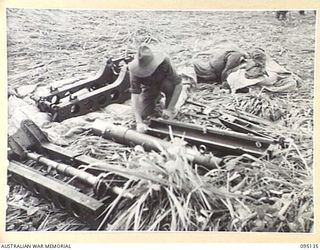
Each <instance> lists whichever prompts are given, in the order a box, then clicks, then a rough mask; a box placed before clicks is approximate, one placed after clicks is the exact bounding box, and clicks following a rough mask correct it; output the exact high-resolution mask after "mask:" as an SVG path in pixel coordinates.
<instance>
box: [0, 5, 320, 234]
mask: <svg viewBox="0 0 320 250" xmlns="http://www.w3.org/2000/svg"><path fill="white" fill-rule="evenodd" d="M7 27H8V29H7V43H8V45H7V55H8V89H9V91H12V92H17V93H18V94H19V95H20V97H23V98H24V100H25V101H26V102H28V103H30V104H32V105H34V104H33V102H32V100H31V99H30V98H29V97H30V94H31V92H32V91H26V89H29V90H31V89H35V88H37V87H39V86H48V85H50V84H51V83H52V82H54V81H57V80H61V79H67V78H71V77H76V78H81V77H84V76H87V75H88V74H91V73H94V72H96V71H97V70H98V69H99V68H100V66H101V64H102V62H103V61H104V59H105V58H106V57H107V56H109V55H119V54H121V53H122V52H124V51H127V50H134V49H135V48H136V46H137V44H139V43H140V42H142V41H145V42H150V43H153V44H155V45H156V46H158V47H160V48H162V49H163V50H164V51H165V52H166V53H168V54H169V55H170V57H171V58H172V60H173V62H174V63H175V64H176V65H180V66H181V65H185V64H187V62H188V61H189V60H190V59H191V58H192V55H194V54H195V53H197V52H199V51H203V50H209V49H210V46H211V45H212V43H213V41H215V40H219V39H221V38H224V39H228V40H230V41H232V42H234V43H236V44H238V45H239V46H240V47H241V48H243V49H250V48H252V47H261V48H264V49H265V50H266V51H267V52H268V53H269V54H270V55H271V56H272V58H274V59H275V60H276V61H277V62H278V63H279V64H280V65H283V66H285V67H286V68H287V69H288V70H290V71H292V72H294V73H295V74H297V75H298V76H299V77H300V78H301V79H302V85H301V86H300V87H299V89H297V91H296V92H293V93H287V94H281V95H279V94H277V95H276V94H272V95H271V94H265V93H264V94H262V95H260V96H259V98H260V99H261V100H260V101H261V103H263V102H265V103H267V105H268V107H269V109H268V110H266V109H261V111H260V112H258V111H259V110H257V109H256V110H248V108H249V109H250V108H251V107H252V106H253V105H256V104H255V102H254V101H252V102H248V103H250V104H248V103H246V102H247V101H248V99H249V100H253V99H255V98H258V97H257V96H252V95H250V94H239V95H238V98H239V100H240V102H243V103H244V104H243V105H242V106H241V107H242V108H243V109H247V111H252V113H256V114H258V115H259V116H266V112H269V113H270V112H273V111H275V110H280V111H281V113H282V117H281V118H280V119H279V120H278V121H277V122H274V127H270V128H269V130H270V131H272V132H274V133H278V134H281V135H283V136H285V137H286V138H287V139H289V140H290V145H289V148H288V149H286V150H285V151H281V152H278V154H277V157H275V159H272V160H271V161H266V160H260V159H255V158H252V157H250V156H243V157H238V158H236V157H233V158H230V159H229V161H227V164H226V165H225V166H224V168H223V169H220V170H219V171H212V172H209V173H207V174H206V175H205V176H201V177H200V176H199V175H197V174H196V173H195V172H194V171H193V170H191V168H190V165H188V164H187V163H186V162H185V159H184V156H183V153H181V152H180V155H181V156H179V157H177V158H174V159H173V158H172V154H174V153H176V151H175V150H173V151H172V152H166V153H165V156H160V155H157V154H156V155H154V153H143V154H142V155H141V154H140V153H141V152H140V151H139V150H137V149H135V150H131V149H128V148H126V147H122V146H119V145H106V144H104V143H103V142H101V141H98V139H97V138H96V137H94V136H92V137H87V139H88V140H91V143H86V142H85V141H84V139H83V138H82V137H83V136H85V134H81V135H80V136H79V137H78V138H77V139H78V141H75V142H73V143H72V145H69V146H70V147H71V146H72V147H73V148H76V149H77V150H80V151H82V152H84V153H86V154H90V155H93V156H95V157H98V158H101V159H105V160H108V161H110V162H112V161H120V162H123V164H124V165H125V163H124V162H125V161H126V160H127V158H128V159H129V160H131V161H130V162H131V164H133V165H134V163H135V162H139V163H140V168H143V167H145V169H148V170H146V171H151V172H152V173H153V174H159V173H158V172H157V171H159V169H157V170H156V169H151V168H152V167H151V166H150V165H148V164H150V162H156V163H157V164H158V165H159V166H162V167H164V166H166V167H167V168H164V169H161V173H162V174H163V178H164V179H166V180H168V181H169V183H171V184H172V185H171V186H170V187H161V188H160V187H159V185H156V184H153V185H151V186H150V185H149V184H148V183H146V182H144V181H143V180H142V181H141V183H140V184H139V187H140V188H139V190H138V191H139V192H138V191H136V193H137V194H136V195H137V199H135V200H134V201H132V202H131V203H128V204H125V205H124V204H120V205H119V204H111V205H110V207H109V208H110V210H109V212H107V213H106V214H105V219H106V220H107V219H108V222H109V223H108V224H107V225H106V226H104V227H103V229H106V230H119V229H121V230H220V231H280V232H310V231H311V230H312V227H313V189H312V178H313V175H312V172H313V171H312V167H313V166H312V165H313V150H312V149H313V144H312V135H313V86H314V81H313V74H314V54H315V49H314V48H315V47H314V46H315V16H314V13H313V12H311V11H307V12H306V15H305V16H299V14H298V13H297V12H291V13H290V17H289V20H286V21H278V20H276V18H275V14H274V12H271V11H270V12H267V11H254V12H247V11H246V12H240V11H232V12H230V11H225V12H207V11H201V12H191V11H175V12H172V11H152V12H151V11H134V12H131V11H102V10H92V11H84V10H83V11H80V10H27V9H9V10H8V11H7ZM22 86H28V88H21V87H22ZM24 94H25V95H24ZM190 98H191V99H193V100H196V101H199V102H202V103H204V104H206V105H208V106H209V107H212V108H215V109H216V108H219V109H221V110H223V108H226V107H230V105H234V99H233V98H232V97H231V96H229V95H227V94H224V93H221V92H220V91H219V89H218V88H217V87H216V86H215V85H205V84H199V85H198V87H197V88H196V89H194V90H193V92H192V94H191V97H190ZM262 106H263V105H262ZM270 109H271V111H270ZM191 110H192V107H190V106H185V107H184V108H183V109H182V113H181V115H180V118H181V119H185V117H184V115H183V112H191ZM269 113H267V114H269ZM105 116H106V117H107V114H105ZM267 116H268V115H267ZM265 118H269V117H265ZM9 119H14V117H11V114H10V113H9ZM129 120H130V119H129ZM129 120H128V121H126V122H130V121H129ZM189 121H190V120H189ZM190 122H195V123H205V121H200V120H199V121H197V120H191V121H190ZM62 132H64V133H65V132H66V131H62ZM81 136H82V137H81ZM86 136H88V135H86ZM97 143H100V144H97ZM97 145H99V146H100V151H99V150H98V151H94V150H93V147H94V146H95V149H97V148H99V147H98V146H97ZM97 152H98V153H97ZM178 155H179V154H178ZM137 157H138V158H137ZM163 157H164V158H163ZM165 159H166V160H165ZM141 162H144V164H142V163H141ZM177 164H179V165H180V166H181V169H177V168H175V167H174V166H176V165H177ZM129 165H130V164H129ZM147 165H148V166H147ZM129 167H137V166H132V165H131V166H129ZM150 169H151V170H150ZM149 174H150V173H149ZM181 176H183V177H181ZM9 184H10V192H9V195H8V209H7V222H6V225H7V230H9V231H12V230H14V231H15V230H87V229H88V228H87V226H86V225H84V224H83V223H81V222H79V221H77V220H76V219H74V218H70V217H69V216H68V215H67V214H65V213H64V212H63V211H61V210H59V209H57V208H55V207H54V205H53V204H50V203H48V202H46V201H44V200H42V199H40V198H39V197H35V196H34V195H32V194H31V193H30V192H28V191H26V190H25V189H24V188H23V187H21V186H20V185H16V184H13V183H11V182H9ZM177 184H179V185H177ZM209 184H210V185H209ZM181 185H182V187H181ZM129 186H130V185H129V184H128V188H129ZM200 187H201V188H200ZM195 189H197V190H195ZM131 192H135V191H134V190H131ZM190 192H191V193H194V196H193V195H190V196H189V195H188V194H189V193H190ZM230 192H231V193H234V194H238V195H239V194H241V195H244V196H246V198H234V197H229V196H228V194H229V193H230ZM248 197H249V198H248ZM160 198H161V199H160ZM116 202H117V201H116ZM150 204H151V205H150ZM113 206H114V207H117V208H118V210H117V211H118V212H115V210H114V207H113Z"/></svg>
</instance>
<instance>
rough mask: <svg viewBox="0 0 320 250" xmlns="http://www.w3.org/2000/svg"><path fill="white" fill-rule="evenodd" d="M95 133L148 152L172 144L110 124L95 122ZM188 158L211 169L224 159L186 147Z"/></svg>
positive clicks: (93, 126)
mask: <svg viewBox="0 0 320 250" xmlns="http://www.w3.org/2000/svg"><path fill="white" fill-rule="evenodd" d="M92 130H93V133H95V134H96V135H101V136H102V137H104V138H106V139H111V140H113V141H116V142H118V143H121V144H126V145H130V146H134V145H141V146H143V147H144V148H146V149H147V150H155V151H160V150H161V149H160V148H161V147H162V148H169V147H170V146H171V143H170V142H168V141H164V140H161V139H159V138H157V137H153V136H150V135H146V134H141V133H138V132H136V131H134V130H132V129H128V128H126V127H123V126H117V125H114V124H112V123H110V122H105V121H102V120H99V119H97V120H95V122H94V123H93V125H92ZM186 156H187V158H188V159H189V160H191V161H193V162H194V163H196V164H200V165H203V166H205V167H207V168H209V169H213V168H216V167H218V165H219V164H220V163H221V161H222V159H221V158H219V157H215V156H212V155H202V154H201V153H200V152H199V151H197V150H193V149H191V148H189V147H186Z"/></svg>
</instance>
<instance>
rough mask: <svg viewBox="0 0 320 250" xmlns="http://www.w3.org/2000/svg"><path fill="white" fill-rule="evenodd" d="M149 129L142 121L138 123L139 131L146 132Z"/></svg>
mask: <svg viewBox="0 0 320 250" xmlns="http://www.w3.org/2000/svg"><path fill="white" fill-rule="evenodd" d="M147 129H148V126H147V125H146V124H144V123H142V122H140V123H137V131H138V132H139V133H145V132H146V131H147Z"/></svg>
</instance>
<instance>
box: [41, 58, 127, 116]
mask: <svg viewBox="0 0 320 250" xmlns="http://www.w3.org/2000/svg"><path fill="white" fill-rule="evenodd" d="M132 59H133V58H132V57H128V58H120V59H115V60H113V59H108V60H107V63H106V66H105V68H104V70H103V72H102V73H101V75H100V76H98V77H97V78H93V79H92V78H91V79H87V80H82V81H79V82H76V83H73V84H71V85H69V86H63V87H61V88H55V89H53V88H50V94H48V95H46V96H42V97H40V98H39V99H38V100H37V106H38V108H39V109H40V111H43V112H48V113H50V114H51V120H52V121H55V122H61V121H63V120H65V119H68V118H71V117H75V116H80V115H85V114H87V113H89V112H92V111H96V110H98V109H100V108H104V107H106V106H108V105H110V104H112V103H123V102H124V101H126V100H127V99H129V98H130V92H129V86H130V79H129V72H128V70H127V63H128V62H130V61H131V60H132ZM121 63H122V64H123V65H122V66H121Z"/></svg>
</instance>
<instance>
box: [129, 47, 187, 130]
mask: <svg viewBox="0 0 320 250" xmlns="http://www.w3.org/2000/svg"><path fill="white" fill-rule="evenodd" d="M129 72H130V92H131V100H132V106H133V112H134V116H135V119H136V122H137V131H139V132H142V133H143V132H145V131H146V129H147V125H146V124H144V123H143V120H144V119H145V118H147V116H149V115H152V114H153V113H154V110H155V106H156V102H157V100H158V99H159V97H160V93H161V92H162V93H164V95H165V110H163V115H165V116H167V117H169V118H173V116H174V114H175V104H176V103H177V101H178V99H179V96H180V93H181V89H182V84H181V78H180V77H179V75H178V74H177V73H176V71H175V69H174V68H173V67H172V65H171V63H170V60H169V58H168V57H167V56H166V55H165V54H164V53H162V52H155V51H154V52H153V51H152V50H151V49H150V48H149V47H148V46H147V45H141V46H140V47H139V49H138V52H137V54H136V56H135V58H134V60H133V61H132V62H131V63H129Z"/></svg>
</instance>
